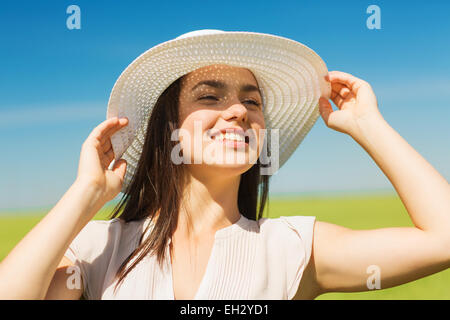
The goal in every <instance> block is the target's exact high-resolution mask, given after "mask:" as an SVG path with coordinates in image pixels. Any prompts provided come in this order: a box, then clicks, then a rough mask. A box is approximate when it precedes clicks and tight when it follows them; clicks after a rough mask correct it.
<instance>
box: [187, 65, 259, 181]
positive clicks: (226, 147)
mask: <svg viewBox="0 0 450 320" xmlns="http://www.w3.org/2000/svg"><path fill="white" fill-rule="evenodd" d="M262 102H263V101H262V97H261V94H260V92H259V88H258V83H257V81H256V79H255V77H254V76H253V74H252V72H250V71H249V70H248V69H244V68H239V67H232V66H228V65H210V66H206V67H203V68H200V69H197V70H195V71H193V72H191V73H189V74H187V75H186V76H185V77H184V79H183V82H182V86H181V91H180V100H179V119H180V124H181V125H180V129H181V130H180V131H179V133H180V138H179V139H180V141H181V148H182V150H183V158H184V162H185V163H187V165H188V166H190V164H196V165H200V166H209V167H211V166H212V167H214V168H217V169H218V168H222V169H223V168H226V169H229V170H232V171H234V173H235V174H242V173H243V172H245V171H247V170H248V169H250V168H251V167H252V166H253V164H254V163H256V160H257V159H258V156H259V154H260V151H261V145H262V143H263V141H264V140H263V137H264V136H263V134H264V133H263V130H261V129H265V123H264V116H263V112H262ZM260 135H261V137H260ZM189 163H190V164H189Z"/></svg>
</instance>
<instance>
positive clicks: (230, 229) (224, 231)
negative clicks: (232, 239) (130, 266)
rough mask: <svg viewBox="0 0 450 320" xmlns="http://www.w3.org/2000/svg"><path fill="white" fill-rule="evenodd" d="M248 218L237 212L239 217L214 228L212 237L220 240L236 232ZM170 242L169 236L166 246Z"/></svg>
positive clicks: (150, 221) (240, 229) (245, 223)
mask: <svg viewBox="0 0 450 320" xmlns="http://www.w3.org/2000/svg"><path fill="white" fill-rule="evenodd" d="M146 220H148V223H149V224H150V225H151V226H154V224H155V223H154V221H153V220H151V219H149V218H147V219H146ZM248 221H249V219H247V218H246V217H245V216H244V215H243V214H242V213H239V219H238V220H237V221H236V222H235V223H232V224H230V225H229V226H226V227H224V228H221V229H219V230H216V232H215V234H214V239H215V240H219V241H220V240H222V239H226V238H228V237H229V236H231V235H233V234H236V233H238V232H239V231H242V230H245V229H246V228H245V227H246V226H247V224H248ZM171 243H172V239H171V238H169V240H168V241H167V246H168V245H170V244H171Z"/></svg>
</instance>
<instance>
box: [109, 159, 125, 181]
mask: <svg viewBox="0 0 450 320" xmlns="http://www.w3.org/2000/svg"><path fill="white" fill-rule="evenodd" d="M126 168H127V162H126V160H124V159H120V160H119V161H116V162H114V166H113V167H112V171H114V173H116V174H118V175H119V177H120V178H121V179H122V180H123V178H124V177H125V172H126Z"/></svg>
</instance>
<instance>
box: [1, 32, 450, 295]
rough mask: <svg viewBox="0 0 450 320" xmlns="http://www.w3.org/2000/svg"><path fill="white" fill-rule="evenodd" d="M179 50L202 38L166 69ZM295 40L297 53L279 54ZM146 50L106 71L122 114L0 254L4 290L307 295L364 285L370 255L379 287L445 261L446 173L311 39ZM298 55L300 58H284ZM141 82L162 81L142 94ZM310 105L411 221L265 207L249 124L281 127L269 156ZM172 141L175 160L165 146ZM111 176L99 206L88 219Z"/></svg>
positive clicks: (449, 246)
mask: <svg viewBox="0 0 450 320" xmlns="http://www.w3.org/2000/svg"><path fill="white" fill-rule="evenodd" d="M203 41H206V42H205V43H203ZM215 41H217V42H215ZM278 41H282V42H281V43H282V44H283V46H282V47H283V48H285V49H283V50H281V49H280V43H279V42H278ZM196 45H199V48H197V47H196ZM261 45H264V46H263V47H260V46H261ZM172 46H174V47H172ZM228 46H229V47H228ZM290 46H294V47H295V48H296V49H295V50H297V51H295V50H294V49H293V48H294V47H290ZM161 48H163V49H165V50H167V51H163V53H164V54H163V55H162V56H164V57H165V58H164V59H170V54H171V52H172V53H173V52H175V53H176V54H177V55H179V56H177V58H178V59H175V61H174V63H173V64H170V63H166V64H164V66H165V68H168V69H170V68H175V69H170V70H165V71H166V73H161V76H163V75H164V74H166V78H164V79H165V80H164V81H165V82H164V83H163V82H161V83H163V84H162V85H160V83H159V82H158V83H153V82H152V83H150V84H149V83H147V82H145V81H144V80H145V79H159V78H157V77H153V78H152V77H146V73H145V72H144V71H148V72H150V71H149V70H153V68H150V67H149V65H150V64H149V62H148V61H149V60H146V59H149V57H151V55H150V54H152V55H153V54H155V57H159V55H158V54H159V51H158V50H163V49H161ZM174 48H175V49H176V50H172V49H174ZM211 48H215V49H211ZM236 48H237V49H236ZM202 50H204V51H202ZM214 50H216V51H214ZM234 50H241V51H234ZM252 50H254V52H253V53H254V56H251V52H252ZM261 50H262V51H261ZM271 50H272V51H271ZM290 50H292V51H290ZM305 50H306V51H305ZM224 51H225V52H227V54H229V55H227V56H225V57H223V56H219V53H222V52H224ZM184 52H189V53H191V54H193V53H196V54H198V55H201V54H202V52H203V53H204V56H203V58H202V59H204V60H203V64H202V65H198V64H196V61H197V60H196V59H197V56H194V57H191V58H190V59H193V61H192V62H191V63H192V64H193V65H195V67H192V66H191V65H189V68H187V67H183V68H186V69H183V72H181V71H180V70H178V69H176V68H177V67H176V66H177V64H176V62H179V61H184V60H183V59H186V56H185V55H184ZM261 52H264V54H266V55H262V54H261ZM270 52H272V53H273V55H271V54H270ZM292 52H296V53H298V54H299V56H298V57H297V58H295V59H293V60H290V61H289V59H291V58H292ZM231 53H233V54H231ZM287 53H289V55H288V54H287ZM148 54H149V55H148V56H147V55H146V54H144V55H142V56H140V57H139V58H138V60H136V61H135V62H134V63H133V64H131V65H130V67H129V69H127V70H126V72H124V73H123V74H122V76H121V78H119V80H118V83H116V85H115V87H114V89H113V93H112V96H111V100H110V105H109V108H110V110H111V112H117V113H119V114H120V112H122V114H121V116H120V117H116V116H113V117H111V118H109V119H108V120H106V121H104V122H102V123H101V124H100V125H98V126H97V127H96V128H95V129H94V130H93V131H92V132H91V134H90V135H89V137H88V138H87V139H86V141H85V142H84V143H83V146H82V150H81V155H80V163H79V168H78V176H77V179H76V181H75V183H74V184H73V185H72V186H71V187H70V188H69V190H68V191H67V192H66V194H64V196H63V197H62V199H61V200H60V201H59V202H58V203H57V205H56V206H55V207H54V208H53V209H52V210H51V211H50V212H49V213H48V214H47V215H46V216H45V217H44V219H43V220H42V221H41V222H40V223H39V224H38V225H37V226H36V227H34V228H33V229H32V230H31V231H30V232H29V233H28V234H27V235H26V237H25V238H24V239H23V240H22V241H21V242H20V243H19V244H18V245H17V246H16V247H15V248H14V249H13V250H12V252H11V253H10V254H9V255H8V256H7V257H6V258H5V260H4V261H2V263H1V264H0V280H1V281H0V283H1V284H2V285H1V286H0V297H1V298H9V299H15V298H32V299H43V298H46V299H78V298H80V297H81V296H82V295H83V296H84V297H85V298H87V299H313V298H315V297H316V296H318V295H320V294H322V293H325V292H331V291H364V290H369V288H368V286H367V276H368V275H367V270H368V268H369V267H373V266H375V267H376V268H378V269H379V270H381V279H379V281H380V282H381V286H382V288H388V287H391V286H395V285H399V284H402V283H405V282H408V281H412V280H415V279H418V278H420V277H424V276H426V275H429V274H432V273H435V272H438V271H441V270H444V269H446V268H448V267H449V265H450V236H449V234H450V233H449V232H448V231H449V230H450V214H449V213H450V187H449V184H448V182H447V181H446V180H445V179H444V178H443V177H442V176H441V175H440V174H439V173H438V172H437V171H436V170H435V169H434V168H433V167H432V166H431V165H430V164H429V163H428V162H426V161H425V159H423V158H422V157H421V156H420V155H419V154H418V153H417V152H416V151H415V150H414V149H413V148H412V147H411V146H410V145H409V144H408V143H407V142H406V141H405V140H403V139H402V137H401V136H400V135H398V133H397V132H395V130H393V129H392V128H391V127H390V126H389V125H388V124H387V122H386V121H385V120H384V119H383V117H382V115H381V114H380V112H379V110H378V106H377V100H376V97H375V94H374V92H373V91H372V88H371V87H370V85H369V84H368V83H367V82H365V81H363V80H361V79H358V78H356V77H354V76H352V75H350V74H347V73H344V72H339V71H332V72H329V73H328V72H327V71H326V70H325V69H324V65H323V64H322V62H320V61H321V60H320V58H318V56H315V55H314V54H315V53H314V52H312V51H310V49H306V48H305V47H304V46H302V45H299V44H296V43H294V42H292V41H291V40H287V39H281V38H275V37H274V36H271V35H259V34H253V33H233V32H231V33H222V32H213V33H211V32H209V31H208V32H206V33H201V34H200V35H196V36H189V37H182V38H181V39H179V40H176V41H174V42H170V43H169V44H168V45H167V46H165V47H164V46H161V47H157V48H156V49H154V50H153V51H152V49H151V51H150V53H148ZM216 54H217V55H216ZM283 54H286V55H285V56H283ZM217 57H219V58H217ZM280 57H283V59H286V61H284V60H283V59H282V58H280ZM307 57H309V58H310V59H312V60H311V61H312V62H311V64H310V65H308V67H304V66H301V65H296V63H297V62H298V61H299V60H301V59H302V58H307ZM158 59H159V58H158ZM158 59H157V58H155V61H156V66H160V65H163V64H161V61H160V60H158ZM227 59H236V60H235V61H232V62H233V63H231V62H230V61H229V60H227ZM245 59H248V60H246V63H242V61H243V60H245ZM270 59H272V60H270ZM269 60H270V61H271V63H268V62H267V61H269ZM227 61H228V62H229V64H227V63H226V62H227ZM255 61H256V62H258V63H256V62H255ZM277 63H278V65H277ZM242 65H244V67H242ZM286 66H289V69H284V68H287V67H286ZM293 66H296V68H293ZM139 67H142V68H143V69H140V68H139ZM270 68H274V69H276V70H277V71H278V73H274V72H273V70H272V69H270ZM188 69H189V71H186V70H188ZM287 70H289V71H287ZM312 70H315V72H316V73H314V72H312ZM163 71H164V70H163ZM168 71H171V72H170V74H167V72H168ZM133 72H136V73H137V74H138V75H140V77H138V76H136V75H135V74H134V73H133ZM283 72H286V74H284V75H285V76H284V77H283V78H279V77H278V76H279V74H282V73H283ZM297 72H299V73H298V74H297ZM172 73H173V74H172ZM308 74H310V75H311V74H313V76H312V78H311V79H309V80H308V84H309V86H304V87H303V88H304V90H299V88H301V87H302V86H301V84H302V83H303V84H304V82H303V81H304V77H303V76H302V75H304V76H305V77H307V75H308ZM297 76H298V77H297ZM322 78H323V79H322ZM136 79H138V80H136ZM274 79H276V80H278V81H279V82H276V81H274V82H270V81H271V80H274ZM133 81H138V83H137V84H136V83H135V85H136V87H133V86H132V85H131V84H132V83H133ZM161 81H162V80H161ZM324 82H326V84H324ZM127 85H128V86H131V87H127ZM159 85H160V87H158V86H159ZM147 86H150V87H149V88H147ZM328 86H329V87H328ZM139 88H141V89H139ZM146 88H147V89H146ZM308 88H309V89H312V90H310V91H308ZM327 88H329V89H330V91H329V92H328V89H327ZM146 90H149V91H150V92H153V91H152V90H156V91H157V92H159V91H160V93H159V94H157V95H156V96H157V99H156V100H155V101H153V102H151V99H150V97H153V95H152V94H142V93H141V92H145V91H146ZM158 90H159V91H158ZM294 93H295V94H294ZM297 94H298V96H297ZM128 95H129V96H128ZM319 96H320V99H319ZM328 98H331V100H332V101H333V102H334V103H335V105H336V106H337V107H338V110H333V109H332V107H331V104H330V102H329V101H328V100H329V99H328ZM146 99H149V100H146ZM136 105H138V106H140V107H139V108H138V109H137V110H135V109H134V108H136ZM150 106H151V107H150ZM121 108H122V109H121ZM119 111H120V112H119ZM316 112H317V113H316ZM124 114H126V115H129V117H127V118H123V117H122V116H123V115H124ZM136 114H138V115H139V116H136ZM319 114H320V116H321V117H322V119H323V121H324V123H325V124H326V126H327V127H329V128H331V129H333V130H336V131H339V132H343V133H345V134H348V135H349V136H351V137H352V138H353V139H354V140H355V141H356V142H357V143H358V144H359V145H361V147H363V148H364V150H366V151H367V152H368V154H369V155H370V156H371V157H372V158H373V160H374V161H375V162H376V164H377V165H378V166H379V167H380V169H381V170H382V171H383V172H384V173H385V174H386V176H387V177H388V178H389V180H390V181H391V182H392V184H393V186H394V187H395V189H396V190H397V192H398V194H399V196H400V198H401V200H402V201H403V203H404V205H405V207H406V208H407V210H408V213H409V215H410V217H411V220H412V221H413V223H414V225H415V226H414V227H411V228H383V229H374V230H350V229H347V228H344V227H341V226H338V225H334V224H330V223H327V222H323V221H316V219H315V217H314V216H289V217H283V216H282V217H279V218H265V217H262V213H263V210H264V208H265V204H266V200H267V195H268V182H269V176H268V175H263V174H261V169H262V164H261V161H260V160H261V149H262V148H261V146H263V145H265V144H264V141H263V138H261V135H260V133H261V132H263V131H264V130H265V129H267V128H270V129H280V134H279V137H280V147H279V150H277V149H275V150H274V149H271V150H270V153H271V155H272V156H273V155H279V158H280V159H279V162H280V164H281V165H282V164H283V163H284V162H285V161H286V160H287V158H288V157H289V156H290V154H292V152H293V150H295V147H296V146H298V144H299V143H300V142H301V140H302V139H303V137H304V135H305V134H306V133H307V132H308V130H309V129H310V128H311V126H312V124H313V123H314V121H315V119H316V117H318V116H319ZM143 120H145V121H143ZM176 130H180V132H182V134H180V135H179V136H178V138H179V140H180V141H178V140H177V139H175V140H173V133H174V132H175V131H176ZM227 131H229V132H227ZM246 139H248V144H247V140H246ZM252 141H253V143H251V142H252ZM237 142H239V143H240V146H241V147H238V144H237ZM177 145H178V146H181V148H180V150H181V153H182V157H183V159H184V160H186V161H182V162H181V163H176V162H174V161H173V150H175V149H176V147H177ZM196 146H197V147H196ZM199 146H200V148H198V147H199ZM271 146H272V145H271ZM199 150H200V151H199ZM224 156H225V157H227V156H231V158H232V159H236V158H238V156H242V157H243V158H244V159H245V161H243V162H241V161H231V162H227V161H224ZM252 159H256V162H254V161H251V160H252ZM405 159H407V160H405ZM113 160H114V162H113ZM120 191H123V192H124V195H125V196H124V197H123V198H122V199H121V202H120V203H119V204H118V205H117V206H116V208H115V210H114V211H113V213H112V215H111V219H110V220H107V221H90V220H91V219H92V218H93V217H94V215H95V213H96V212H97V211H98V210H99V209H100V208H101V207H102V206H103V205H104V204H105V203H106V202H108V201H110V200H112V199H113V198H115V197H116V195H117V194H118V193H119V192H120ZM29 266H33V268H31V269H30V268H29ZM70 270H75V274H73V272H72V271H71V272H69V273H68V271H70ZM77 275H78V276H79V278H80V279H79V280H80V281H79V282H75V283H78V285H70V286H69V285H68V280H69V279H70V278H72V277H73V276H77Z"/></svg>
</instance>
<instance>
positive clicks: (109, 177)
mask: <svg viewBox="0 0 450 320" xmlns="http://www.w3.org/2000/svg"><path fill="white" fill-rule="evenodd" d="M127 124H128V119H127V118H117V117H114V118H110V119H107V120H105V121H103V122H102V123H100V124H99V125H98V126H97V127H95V128H94V130H92V132H91V133H90V134H89V136H88V138H87V139H86V140H85V141H84V143H83V145H82V147H81V154H80V163H79V166H78V175H77V181H79V182H83V183H87V184H88V185H92V186H94V187H95V188H98V190H99V191H100V192H101V194H102V198H103V199H104V200H105V201H106V202H108V201H110V200H112V199H114V198H115V197H116V196H117V194H118V193H119V192H120V190H121V189H122V184H123V179H124V176H125V171H126V161H125V160H124V159H120V160H119V161H117V162H115V163H114V166H113V168H112V170H108V167H109V165H110V164H111V161H112V160H113V159H114V151H113V149H112V145H111V136H112V135H113V134H114V133H115V132H117V131H118V130H120V129H122V128H123V127H125V126H126V125H127Z"/></svg>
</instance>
